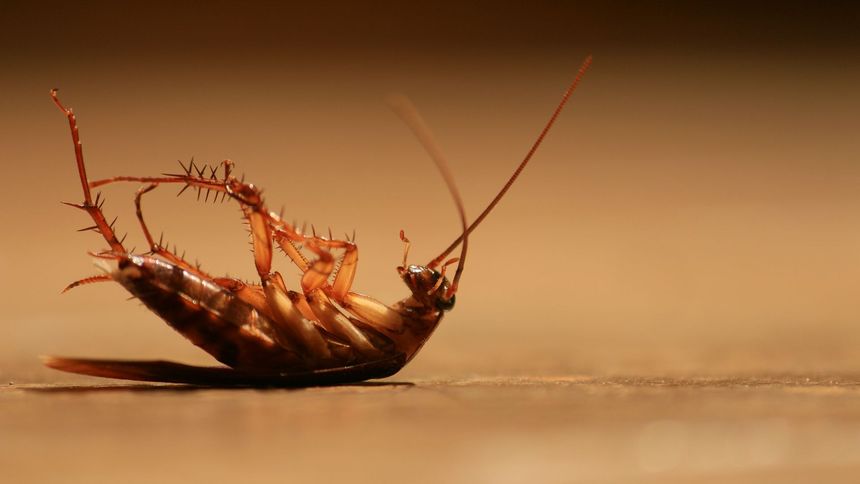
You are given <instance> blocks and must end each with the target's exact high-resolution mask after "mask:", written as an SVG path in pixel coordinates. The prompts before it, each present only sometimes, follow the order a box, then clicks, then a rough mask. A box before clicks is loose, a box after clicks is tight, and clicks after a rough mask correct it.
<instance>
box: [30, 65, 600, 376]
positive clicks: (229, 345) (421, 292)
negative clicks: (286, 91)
mask: <svg viewBox="0 0 860 484" xmlns="http://www.w3.org/2000/svg"><path fill="white" fill-rule="evenodd" d="M590 64H591V57H588V58H587V59H586V60H585V62H584V63H583V64H582V66H581V67H580V70H579V72H578V74H577V76H576V78H575V79H574V81H573V82H572V83H571V85H570V86H569V87H568V89H567V91H566V92H565V94H564V96H563V97H562V100H561V102H560V103H559V105H558V107H557V108H556V110H555V112H554V113H553V114H552V117H551V118H550V120H549V122H548V123H547V125H546V126H545V127H544V129H543V131H542V132H541V134H540V136H539V137H538V139H537V140H536V141H535V143H534V145H533V146H532V147H531V149H530V150H529V152H528V154H527V155H526V157H525V159H524V160H523V161H522V163H521V164H520V165H519V167H518V168H517V170H516V171H515V172H514V174H513V175H512V176H511V178H510V179H509V180H508V182H507V183H506V184H505V186H504V187H503V188H502V190H501V191H500V192H499V193H498V194H497V195H496V197H495V199H493V201H492V202H491V203H490V204H489V205H488V206H487V208H486V209H485V210H484V211H483V213H481V215H480V216H478V218H477V219H476V220H475V221H474V222H473V223H472V224H471V225H468V223H467V222H466V216H465V213H464V209H463V204H462V201H461V200H460V196H459V193H458V192H457V189H456V187H455V185H454V181H453V178H452V176H451V173H450V171H449V170H448V168H447V164H446V163H445V161H444V158H443V157H442V155H441V153H440V152H439V151H438V149H437V148H436V146H435V143H434V142H433V140H432V136H431V135H430V133H429V130H428V129H427V128H426V127H425V126H424V124H423V122H422V121H421V118H420V117H419V116H418V115H417V113H416V112H415V110H414V109H413V108H412V107H411V105H409V103H408V101H405V100H399V101H396V102H394V103H393V104H394V108H395V111H396V112H397V113H398V114H399V115H400V116H401V117H402V118H403V119H404V121H406V123H407V124H408V125H409V127H410V128H411V129H412V131H413V132H414V133H415V135H416V136H417V137H418V139H419V141H420V142H421V143H422V144H423V145H424V147H425V149H427V151H428V152H429V154H430V155H431V158H432V159H433V160H434V162H436V164H437V165H438V167H439V169H440V171H441V172H442V175H443V177H444V178H445V182H446V183H447V185H448V188H449V190H450V192H451V194H452V196H453V198H454V201H455V203H456V206H457V209H458V211H459V214H460V220H461V223H462V229H463V231H462V234H461V235H460V236H459V237H458V238H457V239H456V240H455V241H454V242H453V243H452V244H451V245H450V246H449V247H448V248H447V249H445V251H443V252H442V253H441V254H440V255H439V256H438V257H436V258H435V259H433V260H432V261H430V262H429V263H428V264H427V265H423V266H422V265H407V264H406V258H407V255H408V251H409V240H408V239H407V238H406V237H405V235H404V234H403V232H402V231H401V232H400V237H401V239H402V240H403V242H404V244H405V250H404V255H403V264H402V265H401V266H399V267H397V272H398V273H399V274H400V277H401V278H402V279H403V281H404V282H405V283H406V286H407V287H408V288H409V290H410V294H409V295H408V296H407V297H406V298H404V299H402V300H400V301H398V302H396V303H394V304H391V305H386V304H383V303H381V302H379V301H377V300H376V299H373V298H371V297H368V296H365V295H362V294H359V293H356V292H353V291H352V290H351V289H352V287H351V286H352V281H353V277H354V276H355V271H356V265H357V263H358V248H357V246H356V245H355V243H354V239H353V240H350V239H349V238H347V239H346V240H336V239H333V238H332V237H331V236H330V235H329V236H328V237H323V236H319V235H316V234H315V233H312V234H307V233H304V231H303V230H300V229H298V228H296V227H294V226H293V225H291V224H289V223H287V222H285V221H284V220H283V219H282V218H281V217H280V216H279V215H278V214H276V213H275V212H271V211H270V210H268V208H267V207H266V204H265V202H264V200H263V198H262V196H261V194H260V190H259V189H258V188H257V187H256V186H255V185H253V184H251V183H245V182H244V181H243V180H241V179H238V178H236V177H235V176H233V174H232V168H233V163H232V162H230V161H224V162H222V163H221V164H219V165H217V166H214V167H206V166H204V167H202V168H200V167H197V166H196V165H195V164H194V163H193V162H192V163H191V164H190V165H189V166H183V171H182V172H181V173H177V174H166V175H164V176H159V177H136V176H120V177H114V178H109V179H105V180H98V181H93V182H91V181H89V179H88V178H87V173H86V168H85V166H84V157H83V151H82V148H81V142H80V138H79V135H78V128H77V123H76V120H75V116H74V114H73V113H72V110H71V109H67V108H65V107H64V106H63V105H62V104H61V103H60V101H59V99H58V98H57V94H56V89H54V90H52V91H51V97H52V98H53V100H54V102H55V103H56V105H57V107H59V108H60V110H61V111H62V112H63V113H65V115H66V116H67V117H68V120H69V126H70V129H71V133H72V141H73V143H74V148H75V158H76V161H77V167H78V174H79V176H80V181H81V187H82V188H83V192H84V201H83V203H81V204H69V205H72V206H74V207H77V208H80V209H82V210H84V211H85V212H87V213H88V214H89V216H90V217H91V218H92V219H93V221H94V223H95V224H94V225H93V226H92V227H89V228H90V229H92V230H94V231H96V232H98V233H100V234H101V235H102V236H103V237H104V239H105V241H107V243H108V245H109V246H110V248H109V249H108V250H105V251H103V252H100V253H98V254H94V255H95V256H96V257H98V258H100V259H102V260H103V261H105V264H103V265H105V273H104V274H102V275H98V276H93V277H88V278H85V279H81V280H79V281H77V282H74V283H72V284H70V285H69V286H68V287H67V288H66V289H67V290H68V289H71V288H73V287H76V286H79V285H82V284H89V283H94V282H101V281H116V282H118V283H119V284H121V285H122V286H123V287H125V288H126V289H127V290H128V291H129V292H130V293H131V294H132V295H133V296H134V297H136V298H138V299H140V300H141V301H142V302H143V304H144V305H146V306H147V307H148V308H149V309H151V310H152V311H153V312H155V313H156V314H158V315H159V316H161V318H162V319H164V321H166V322H167V324H169V325H170V326H171V327H173V328H174V329H176V330H177V331H178V332H180V333H181V334H182V335H183V336H185V337H186V338H188V339H189V340H191V342H192V343H194V344H195V345H197V346H199V347H201V348H202V349H203V350H205V351H206V352H207V353H209V354H211V355H212V356H214V357H215V359H217V360H218V361H220V362H221V363H223V364H224V365H226V366H225V367H197V366H189V365H183V364H178V363H172V362H165V361H123V360H94V359H81V358H60V357H49V358H47V359H46V360H45V364H46V365H47V366H49V367H51V368H56V369H58V370H63V371H69V372H75V373H82V374H87V375H94V376H102V377H110V378H122V379H129V380H144V381H161V382H177V383H193V384H203V385H271V386H301V385H323V384H335V383H348V382H357V381H362V380H367V379H372V378H383V377H387V376H390V375H393V374H394V373H396V372H397V371H398V370H400V369H401V368H402V367H403V366H404V365H405V364H406V363H408V362H409V361H410V360H411V359H412V358H413V357H414V356H415V354H416V353H417V352H418V351H419V350H420V349H421V347H422V346H423V345H424V343H425V342H426V341H427V339H428V338H429V337H430V335H431V334H432V333H433V330H434V329H435V328H436V326H437V325H438V324H439V321H440V320H441V319H442V316H443V315H444V313H445V312H446V311H448V310H450V309H451V308H452V307H453V306H454V300H455V294H456V293H457V287H458V283H459V281H460V276H461V275H462V273H463V267H464V263H465V260H466V252H467V247H468V235H469V233H470V232H472V230H474V229H475V227H477V226H478V224H480V223H481V221H482V220H483V219H484V218H485V217H486V216H487V214H488V213H489V212H490V211H491V210H492V209H493V207H495V205H496V204H497V203H498V202H499V200H500V199H501V198H502V196H503V195H504V194H505V192H507V190H508V188H510V186H511V185H512V184H513V182H514V181H515V180H516V178H517V177H518V176H519V174H520V172H521V171H522V169H523V168H524V167H525V165H526V164H527V163H528V161H529V160H530V159H531V157H532V155H533V154H534V152H535V150H536V149H537V147H538V146H539V145H540V143H541V141H542V140H543V138H544V136H545V135H546V133H547V132H548V131H549V129H550V127H551V126H552V124H553V122H554V121H555V119H556V117H557V116H558V114H559V113H560V112H561V109H562V108H563V107H564V105H565V103H566V102H567V100H568V98H569V97H570V95H571V94H572V92H573V91H574V89H575V88H576V86H577V84H578V83H579V81H580V79H581V78H582V76H583V75H584V73H585V71H586V70H587V69H588V67H589V65H590ZM115 182H138V183H143V184H144V186H142V187H141V188H140V189H139V190H138V191H137V195H136V197H135V206H136V208H137V217H138V220H139V222H140V226H141V229H142V231H143V235H144V236H145V237H146V240H147V243H148V244H149V252H147V253H145V254H134V253H131V252H129V251H127V250H126V248H125V246H124V245H123V241H122V240H120V239H118V238H117V236H116V234H115V232H114V230H113V223H108V221H107V219H106V218H105V216H104V214H103V213H102V210H101V206H102V205H101V204H102V201H101V197H100V196H98V195H96V197H95V198H93V196H92V192H91V190H92V189H93V188H96V187H99V186H102V185H107V184H109V183H115ZM163 184H179V185H181V186H182V190H183V191H184V190H185V189H187V188H189V187H191V188H194V189H196V190H197V193H198V198H199V196H200V194H201V193H203V192H205V193H206V197H207V199H208V197H209V196H210V195H212V194H213V193H214V196H215V197H216V198H217V197H221V199H222V200H227V199H232V200H234V201H236V202H237V203H238V204H239V206H240V207H241V209H242V211H243V213H244V216H245V218H246V220H247V223H248V225H249V227H250V233H251V241H252V245H253V253H254V263H255V266H256V269H257V273H258V274H259V278H260V283H259V284H250V283H246V282H242V281H240V280H237V279H232V278H227V277H213V276H211V275H209V274H206V273H205V272H203V271H202V270H200V269H199V268H198V267H196V266H194V265H191V264H189V263H187V262H186V261H185V260H184V259H183V258H182V257H179V256H177V255H176V254H174V253H172V252H170V251H168V250H167V249H166V248H164V247H163V246H162V245H161V241H158V242H156V241H155V239H153V237H152V235H151V233H150V231H149V229H148V228H147V226H146V224H145V223H144V220H143V214H142V211H141V198H142V197H143V195H144V194H146V193H147V192H149V191H151V190H153V189H155V188H156V187H158V186H159V185H163ZM180 193H181V192H180ZM460 245H462V248H461V251H460V256H459V257H457V258H453V259H449V260H447V261H445V259H446V257H448V255H449V254H450V253H451V252H452V251H453V250H454V249H456V248H457V247H458V246H460ZM274 247H279V248H280V249H281V250H283V252H284V253H285V254H286V255H287V256H288V257H289V258H290V260H291V261H292V262H293V263H294V264H295V265H296V266H297V267H298V268H299V269H300V270H301V272H302V274H303V275H302V277H301V280H300V281H299V285H300V288H301V291H293V290H290V289H288V286H287V284H286V283H285V282H284V280H283V278H282V277H281V275H280V274H279V273H278V272H273V271H272V252H273V248H274ZM443 261H445V262H443ZM455 262H456V263H457V269H456V272H455V274H454V277H453V278H452V279H451V280H450V281H449V280H448V279H447V278H446V277H445V273H446V268H447V267H448V266H449V265H451V264H453V263H455Z"/></svg>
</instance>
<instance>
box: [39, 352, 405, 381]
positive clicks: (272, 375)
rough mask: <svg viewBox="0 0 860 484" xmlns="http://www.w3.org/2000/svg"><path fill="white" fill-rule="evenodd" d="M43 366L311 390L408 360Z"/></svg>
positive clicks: (385, 372)
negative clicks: (269, 367) (305, 365)
mask: <svg viewBox="0 0 860 484" xmlns="http://www.w3.org/2000/svg"><path fill="white" fill-rule="evenodd" d="M44 363H45V366H48V367H50V368H54V369H56V370H61V371H66V372H70V373H79V374H82V375H90V376H99V377H105V378H118V379H122V380H136V381H151V382H163V383H187V384H192V385H203V386H216V387H234V386H254V387H260V386H270V387H308V386H324V385H337V384H343V383H357V382H361V381H364V380H369V379H375V378H385V377H388V376H391V375H393V374H395V373H397V372H398V371H399V370H400V369H401V368H403V365H405V364H406V357H405V356H404V355H403V354H397V355H395V356H391V357H388V358H383V359H379V360H375V361H370V362H367V363H359V364H355V365H350V366H342V367H338V368H328V369H323V370H312V371H304V372H276V371H265V370H236V369H233V368H228V367H217V366H208V367H207V366H192V365H186V364H182V363H175V362H172V361H163V360H149V361H139V360H108V359H90V358H63V357H57V356H49V357H45V358H44Z"/></svg>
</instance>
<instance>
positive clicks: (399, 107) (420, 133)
mask: <svg viewBox="0 0 860 484" xmlns="http://www.w3.org/2000/svg"><path fill="white" fill-rule="evenodd" d="M388 104H389V105H390V106H391V109H393V110H394V112H395V113H396V114H397V115H398V116H399V117H400V119H402V120H403V122H404V123H406V125H407V126H409V129H410V130H412V133H413V134H414V135H415V137H416V138H418V141H419V142H420V143H421V146H423V147H424V149H425V150H426V151H427V153H428V154H429V155H430V158H431V159H432V160H433V162H434V163H436V167H437V168H438V169H439V172H440V173H441V174H442V178H444V179H445V184H446V185H447V186H448V191H449V192H451V197H453V198H454V204H455V205H456V206H457V212H458V213H459V215H460V222H461V224H462V226H463V235H464V237H462V238H461V240H462V241H463V248H462V250H461V251H460V257H459V262H458V263H457V272H455V273H454V278H453V279H452V280H451V286H450V287H449V289H448V291H447V294H446V298H450V297H451V296H453V295H454V293H455V292H457V284H458V283H459V282H460V276H461V275H462V273H463V267H464V265H463V264H464V262H465V261H466V250H467V249H468V246H469V239H468V237H466V235H467V234H466V232H467V230H468V225H469V224H468V222H467V221H466V209H465V208H464V207H463V198H462V197H461V196H460V191H459V190H457V184H456V183H455V182H454V175H453V174H452V173H451V168H450V167H449V165H448V162H447V161H446V160H445V156H444V155H443V154H442V150H440V149H439V145H438V144H437V143H436V141H435V140H434V138H433V134H432V133H431V132H430V128H429V127H427V124H426V123H425V122H424V119H423V118H421V115H420V114H418V110H417V109H415V106H414V105H413V104H412V103H411V102H410V101H409V99H408V98H406V97H405V96H402V95H396V96H392V97H390V98H389V99H388ZM401 238H403V232H402V231H401ZM446 255H447V254H446ZM449 262H450V261H449ZM404 264H405V262H404ZM445 265H446V266H447V264H445ZM439 281H440V282H441V278H440V279H439Z"/></svg>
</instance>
